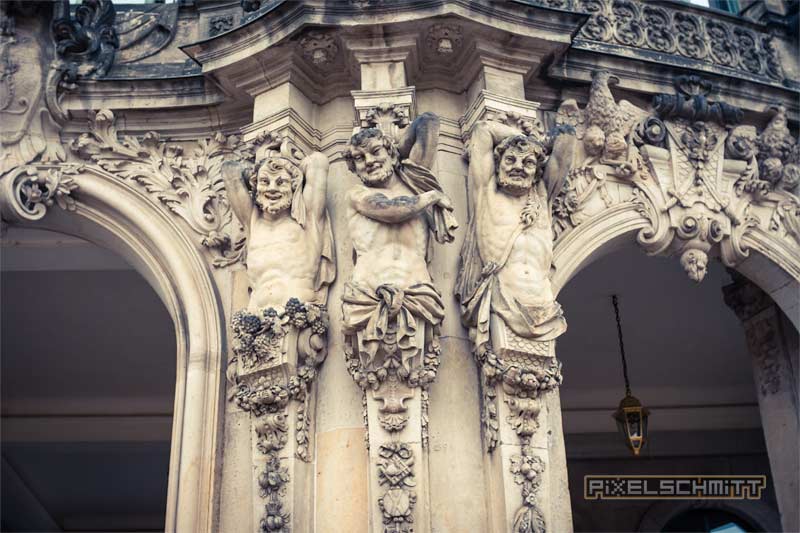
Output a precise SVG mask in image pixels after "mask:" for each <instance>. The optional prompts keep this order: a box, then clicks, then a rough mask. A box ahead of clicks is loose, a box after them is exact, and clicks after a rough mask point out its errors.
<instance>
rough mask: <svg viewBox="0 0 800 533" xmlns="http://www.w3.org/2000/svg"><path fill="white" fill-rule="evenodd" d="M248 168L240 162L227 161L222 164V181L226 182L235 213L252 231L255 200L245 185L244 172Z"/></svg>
mask: <svg viewBox="0 0 800 533" xmlns="http://www.w3.org/2000/svg"><path fill="white" fill-rule="evenodd" d="M245 168H247V167H246V166H245V165H244V164H243V163H241V162H239V161H226V162H224V163H223V164H222V179H223V180H224V182H225V191H226V192H227V194H228V202H229V203H230V206H231V208H232V209H233V213H234V214H235V215H236V218H238V219H239V222H241V223H242V225H243V226H244V228H245V230H248V231H249V229H250V217H251V216H252V213H253V208H254V207H253V199H252V197H251V195H250V191H249V190H248V189H247V186H246V185H245V184H244V171H245Z"/></svg>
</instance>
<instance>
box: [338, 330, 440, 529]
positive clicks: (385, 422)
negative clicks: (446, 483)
mask: <svg viewBox="0 0 800 533" xmlns="http://www.w3.org/2000/svg"><path fill="white" fill-rule="evenodd" d="M397 320H398V318H397V317H393V318H390V319H389V326H388V329H387V330H386V332H385V333H384V334H383V337H382V338H381V339H380V340H379V341H378V342H379V346H378V347H377V349H376V352H375V354H374V355H373V356H368V354H367V353H366V351H365V350H364V348H365V347H366V346H365V345H364V344H363V337H364V333H363V332H356V333H353V334H350V335H348V336H347V338H346V341H345V357H346V358H347V364H348V368H349V370H350V373H351V375H352V376H353V379H355V380H356V382H357V383H358V384H359V386H360V387H361V388H362V389H364V421H365V423H366V425H367V446H368V447H369V458H370V471H369V490H370V505H374V506H377V507H376V508H375V509H372V510H371V512H370V530H371V531H374V532H383V533H390V532H391V533H394V532H397V533H401V532H402V533H411V532H412V531H413V532H415V533H420V532H427V531H430V528H431V522H430V504H429V502H430V495H429V494H428V491H429V483H428V479H427V476H428V389H427V387H428V385H429V384H430V383H431V382H432V381H433V379H434V378H435V376H436V369H437V367H438V365H439V358H440V352H441V350H440V348H439V339H438V328H436V327H434V326H430V325H424V326H422V327H420V328H419V329H417V330H416V332H415V334H413V335H412V336H408V337H398V332H397ZM401 320H402V319H401ZM359 338H361V339H362V342H359V340H358V339H359ZM357 354H358V355H357Z"/></svg>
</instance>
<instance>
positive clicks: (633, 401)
mask: <svg viewBox="0 0 800 533" xmlns="http://www.w3.org/2000/svg"><path fill="white" fill-rule="evenodd" d="M649 414H650V410H649V409H648V408H647V407H642V402H640V401H639V400H638V399H637V398H636V397H634V396H631V395H630V391H629V392H628V394H627V395H626V396H625V397H624V398H623V399H622V401H621V402H619V409H617V410H616V412H615V413H614V418H615V419H616V421H617V428H619V431H620V433H622V436H623V437H624V438H625V441H626V442H627V444H628V448H630V449H631V451H632V452H633V455H637V456H638V455H639V452H640V451H641V450H642V447H643V446H644V443H645V440H646V438H647V418H648V416H649Z"/></svg>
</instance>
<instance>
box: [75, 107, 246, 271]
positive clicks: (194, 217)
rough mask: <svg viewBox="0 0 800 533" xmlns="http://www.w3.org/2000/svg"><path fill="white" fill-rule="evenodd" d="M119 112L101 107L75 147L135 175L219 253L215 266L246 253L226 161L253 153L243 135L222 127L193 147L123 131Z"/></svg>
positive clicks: (110, 168) (119, 172) (127, 176)
mask: <svg viewBox="0 0 800 533" xmlns="http://www.w3.org/2000/svg"><path fill="white" fill-rule="evenodd" d="M115 122H116V119H115V117H114V113H112V112H111V111H109V110H107V109H106V110H101V111H99V112H97V113H96V114H94V115H92V116H91V117H90V120H89V128H90V133H84V134H82V135H81V136H80V137H79V138H77V139H75V140H74V141H72V143H71V144H70V149H71V150H72V151H73V152H74V153H75V154H77V155H78V156H79V157H81V158H82V159H85V160H89V161H92V162H94V163H95V164H97V165H98V166H100V167H101V168H102V169H103V170H105V171H107V172H110V173H111V174H113V175H115V176H118V177H119V178H121V179H124V180H132V181H135V182H137V183H139V184H140V185H142V186H144V188H145V190H146V191H147V192H148V193H150V194H151V195H153V196H154V197H155V198H157V199H158V201H159V202H161V203H162V204H163V205H164V206H166V207H167V208H168V209H169V210H170V211H171V212H173V213H174V214H176V215H178V216H179V217H180V218H181V219H182V220H183V221H184V222H186V224H188V225H189V227H190V228H191V229H192V231H193V232H194V233H195V234H197V235H198V237H199V240H200V244H202V245H203V246H204V247H206V248H208V249H209V250H210V251H211V253H212V254H213V256H214V259H213V264H214V266H215V267H225V266H228V265H232V264H234V263H237V262H239V261H240V260H243V259H244V253H245V246H244V236H243V235H242V231H241V229H240V228H239V227H238V224H235V223H234V220H233V216H232V211H231V209H230V205H229V203H228V199H227V197H226V195H225V186H224V183H223V180H222V174H221V167H222V163H223V161H225V160H227V159H238V160H244V159H252V148H251V147H250V146H249V145H246V144H244V143H242V142H241V139H240V138H239V137H238V136H225V135H222V134H220V133H218V134H216V135H215V136H214V137H212V138H207V139H201V140H199V141H197V142H196V143H195V146H194V147H193V148H185V147H184V146H182V145H179V144H174V143H168V142H166V141H164V140H162V139H161V137H160V136H159V134H158V133H156V132H152V131H151V132H148V133H146V134H145V135H144V136H143V137H141V138H137V137H134V136H128V135H119V134H118V133H117V129H116V124H115Z"/></svg>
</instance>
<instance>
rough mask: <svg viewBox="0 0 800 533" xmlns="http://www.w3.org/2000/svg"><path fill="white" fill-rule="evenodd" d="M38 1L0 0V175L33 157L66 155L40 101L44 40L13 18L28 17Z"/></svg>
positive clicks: (44, 160) (57, 159)
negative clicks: (18, 24) (17, 0)
mask: <svg viewBox="0 0 800 533" xmlns="http://www.w3.org/2000/svg"><path fill="white" fill-rule="evenodd" d="M41 7H42V4H39V3H32V2H2V3H0V9H2V33H0V121H2V124H3V128H2V131H0V176H2V175H3V174H5V173H6V172H8V171H10V170H12V169H16V168H17V167H20V166H23V165H27V164H28V163H32V162H34V161H37V160H38V161H39V162H41V163H56V162H60V161H64V160H65V159H66V153H65V151H64V147H63V146H62V145H61V139H60V138H59V130H60V126H59V125H58V124H56V123H55V122H54V121H53V119H52V116H51V115H50V113H49V112H48V110H47V108H46V107H45V106H44V102H43V101H42V93H43V90H42V83H41V77H42V76H43V69H45V68H47V67H46V65H43V63H44V58H45V54H46V52H45V47H46V44H45V43H42V42H39V41H40V39H39V38H38V36H37V35H36V34H35V33H34V31H33V30H32V29H31V28H30V27H26V26H24V25H23V26H22V27H17V24H16V17H17V16H19V15H23V16H26V17H33V16H34V15H35V13H36V11H37V9H40V8H41ZM22 43H25V45H24V46H21V44H22ZM23 66H24V68H23Z"/></svg>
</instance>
